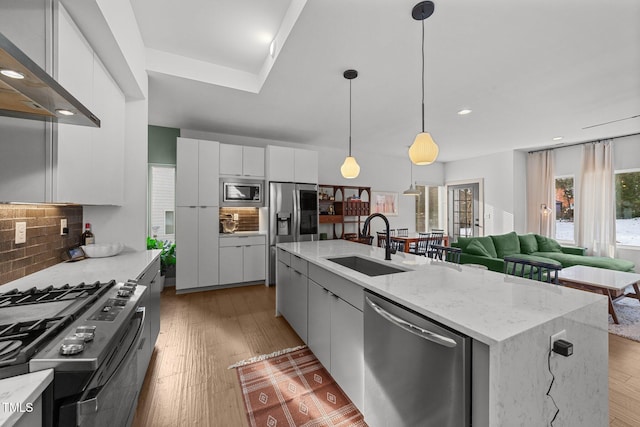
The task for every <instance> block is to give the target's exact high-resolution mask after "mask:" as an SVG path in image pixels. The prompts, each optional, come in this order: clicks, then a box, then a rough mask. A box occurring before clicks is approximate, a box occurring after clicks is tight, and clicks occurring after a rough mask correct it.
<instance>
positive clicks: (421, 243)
mask: <svg viewBox="0 0 640 427" xmlns="http://www.w3.org/2000/svg"><path fill="white" fill-rule="evenodd" d="M429 235H430V233H418V241H417V242H416V246H415V248H414V250H413V251H412V252H411V251H410V252H411V253H413V254H415V255H422V256H426V255H427V245H428V243H429Z"/></svg>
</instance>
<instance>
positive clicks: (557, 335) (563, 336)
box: [549, 329, 567, 350]
mask: <svg viewBox="0 0 640 427" xmlns="http://www.w3.org/2000/svg"><path fill="white" fill-rule="evenodd" d="M566 339H567V331H566V330H565V329H563V330H561V331H560V332H556V333H555V334H553V335H551V337H550V339H549V350H553V343H554V342H556V341H558V340H566Z"/></svg>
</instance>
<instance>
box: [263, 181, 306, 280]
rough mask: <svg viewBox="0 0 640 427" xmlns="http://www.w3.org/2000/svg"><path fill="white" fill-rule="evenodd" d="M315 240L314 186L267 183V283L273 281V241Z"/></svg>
mask: <svg viewBox="0 0 640 427" xmlns="http://www.w3.org/2000/svg"><path fill="white" fill-rule="evenodd" d="M312 240H318V186H317V185H315V184H296V183H291V182H270V183H269V245H270V247H269V283H270V284H273V283H275V281H276V245H277V244H278V243H286V242H305V241H312Z"/></svg>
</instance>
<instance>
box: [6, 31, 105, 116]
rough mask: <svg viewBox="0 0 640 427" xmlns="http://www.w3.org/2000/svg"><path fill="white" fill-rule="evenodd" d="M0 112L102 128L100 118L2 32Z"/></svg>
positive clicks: (7, 114) (8, 114)
mask: <svg viewBox="0 0 640 427" xmlns="http://www.w3.org/2000/svg"><path fill="white" fill-rule="evenodd" d="M12 71H13V73H12ZM11 75H13V76H14V77H10V76H11ZM15 77H17V78H15ZM0 115H2V116H10V117H19V118H24V119H33V120H45V121H55V122H58V123H68V124H74V125H82V126H91V127H98V128H99V127H100V119H98V118H97V117H96V116H95V115H94V114H93V113H92V112H91V111H89V109H88V108H86V107H85V106H84V105H82V103H81V102H80V101H78V100H77V99H76V98H74V97H73V95H71V94H70V93H69V92H67V91H66V90H65V89H64V88H63V87H62V86H60V84H58V82H57V81H55V80H54V79H53V77H51V76H50V75H49V74H47V72H46V71H44V70H43V69H42V68H40V66H38V64H36V63H35V62H33V61H32V60H31V59H30V58H29V57H28V56H27V55H25V54H24V52H22V51H21V50H20V49H19V48H18V47H17V46H16V45H14V44H13V43H11V41H9V39H7V38H6V37H5V36H4V35H3V34H2V33H0Z"/></svg>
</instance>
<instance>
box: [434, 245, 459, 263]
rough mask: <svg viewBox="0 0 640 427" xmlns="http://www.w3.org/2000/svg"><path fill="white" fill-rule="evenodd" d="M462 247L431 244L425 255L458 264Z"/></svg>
mask: <svg viewBox="0 0 640 427" xmlns="http://www.w3.org/2000/svg"><path fill="white" fill-rule="evenodd" d="M461 253H462V249H460V248H453V247H451V246H443V245H431V252H429V253H428V254H427V255H428V256H429V258H433V259H438V260H440V261H447V262H452V263H454V264H460V254H461Z"/></svg>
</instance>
